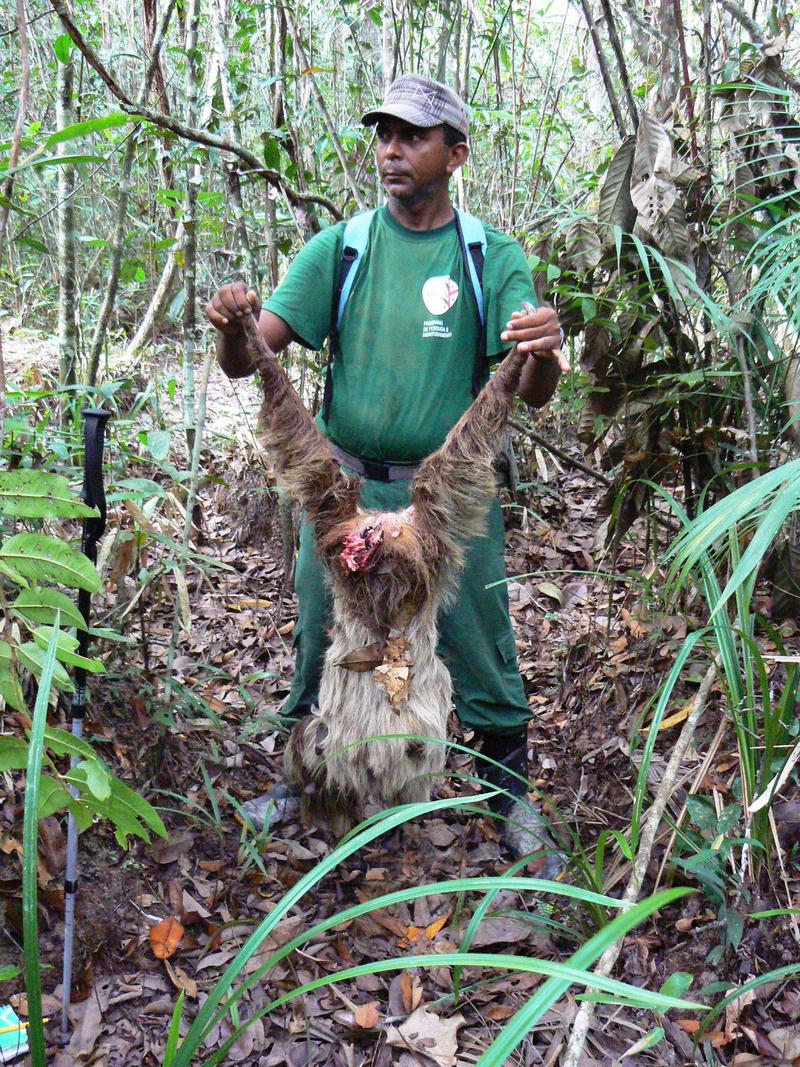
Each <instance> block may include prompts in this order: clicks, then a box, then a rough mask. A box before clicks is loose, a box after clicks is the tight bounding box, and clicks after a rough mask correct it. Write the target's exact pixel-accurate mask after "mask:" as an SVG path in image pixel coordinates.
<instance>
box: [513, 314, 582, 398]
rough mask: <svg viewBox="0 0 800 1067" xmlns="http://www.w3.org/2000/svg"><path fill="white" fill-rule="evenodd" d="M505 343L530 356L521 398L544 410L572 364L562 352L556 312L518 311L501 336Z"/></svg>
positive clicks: (524, 370) (523, 370) (523, 369)
mask: <svg viewBox="0 0 800 1067" xmlns="http://www.w3.org/2000/svg"><path fill="white" fill-rule="evenodd" d="M500 338H501V340H503V341H511V342H512V343H513V344H516V346H517V348H518V349H519V350H520V352H527V353H528V362H527V363H526V364H525V366H524V367H523V368H522V375H521V377H520V381H519V389H518V394H519V396H520V397H521V399H522V400H524V401H525V403H526V404H528V405H530V406H531V407H534V408H540V407H542V406H543V405H544V404H546V403H547V401H548V400H549V399H550V397H551V396H552V395H553V393H554V392H555V389H556V386H557V385H558V379H559V378H560V377H561V372H562V371H568V370H569V363H568V362H567V359H566V357H565V356H564V355H563V354H562V352H561V326H560V324H559V321H558V315H557V314H556V312H555V311H554V309H553V308H549V307H540V308H536V309H534V308H531V307H530V305H527V306H526V307H525V310H524V311H515V312H514V313H513V314H512V316H511V322H509V323H508V326H507V327H506V329H505V330H504V331H503V333H502V334H501V335H500Z"/></svg>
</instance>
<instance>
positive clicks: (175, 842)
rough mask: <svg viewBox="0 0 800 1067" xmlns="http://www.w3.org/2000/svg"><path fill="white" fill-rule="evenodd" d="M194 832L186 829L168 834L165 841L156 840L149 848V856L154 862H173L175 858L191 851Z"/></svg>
mask: <svg viewBox="0 0 800 1067" xmlns="http://www.w3.org/2000/svg"><path fill="white" fill-rule="evenodd" d="M193 844H194V834H190V833H189V832H188V831H183V832H178V833H175V834H170V836H169V838H168V839H167V840H166V841H156V843H155V844H154V845H152V846H151V848H150V858H151V859H153V860H155V862H156V863H174V862H175V860H176V859H178V858H179V857H181V856H185V855H186V853H187V852H191V849H192V845H193Z"/></svg>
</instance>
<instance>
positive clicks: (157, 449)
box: [147, 430, 172, 460]
mask: <svg viewBox="0 0 800 1067" xmlns="http://www.w3.org/2000/svg"><path fill="white" fill-rule="evenodd" d="M171 443H172V434H171V433H170V432H169V431H168V430H150V431H149V432H148V434H147V447H148V449H149V450H150V455H151V456H152V457H153V459H157V460H162V459H166V458H167V456H168V455H169V448H170V444H171Z"/></svg>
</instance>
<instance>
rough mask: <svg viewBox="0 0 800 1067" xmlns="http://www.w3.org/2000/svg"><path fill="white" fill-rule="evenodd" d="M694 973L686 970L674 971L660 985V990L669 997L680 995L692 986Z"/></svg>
mask: <svg viewBox="0 0 800 1067" xmlns="http://www.w3.org/2000/svg"><path fill="white" fill-rule="evenodd" d="M693 981H694V975H693V974H689V972H688V971H676V972H675V973H674V974H671V975H670V976H669V978H668V979H667V980H666V982H664V984H663V985H662V986H661V990H660V992H662V993H666V995H667V996H670V997H682V996H684V994H686V993H688V992H689V990H690V989H691V988H692V982H693Z"/></svg>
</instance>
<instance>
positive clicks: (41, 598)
mask: <svg viewBox="0 0 800 1067" xmlns="http://www.w3.org/2000/svg"><path fill="white" fill-rule="evenodd" d="M11 608H12V610H13V611H14V612H16V614H18V615H21V616H22V618H24V619H26V620H27V621H29V622H32V623H35V624H36V625H39V626H41V625H45V626H52V624H53V623H54V622H55V618H56V612H57V611H60V612H61V622H62V623H63V625H64V626H75V627H77V629H79V630H85V629H86V623H85V622H84V619H83V615H81V613H80V612H79V611H78V609H77V607H76V606H75V605H74V604H73V603H72V601H71V600H70V598H69V597H68V596H67V594H66V593H62V592H61V591H60V590H59V589H42V588H33V589H25V590H24V591H23V592H22V593H20V594H19V596H18V597H17V599H16V600H15V601H14V603H13V604H12V605H11Z"/></svg>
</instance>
